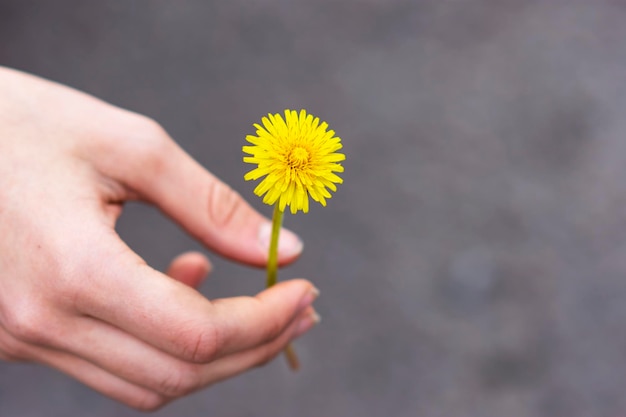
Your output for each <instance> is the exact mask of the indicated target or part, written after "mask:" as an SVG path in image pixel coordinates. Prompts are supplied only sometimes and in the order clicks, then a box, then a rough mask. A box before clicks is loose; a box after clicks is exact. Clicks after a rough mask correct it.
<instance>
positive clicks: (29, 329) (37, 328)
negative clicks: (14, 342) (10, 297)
mask: <svg viewBox="0 0 626 417" xmlns="http://www.w3.org/2000/svg"><path fill="white" fill-rule="evenodd" d="M23 304H27V305H26V306H24V305H23V306H21V307H18V308H15V309H14V310H12V311H11V313H10V314H7V315H6V316H5V317H4V321H5V323H4V325H5V328H6V329H7V331H8V332H9V333H10V334H11V335H12V336H14V337H15V338H17V339H18V340H21V341H23V342H27V343H33V344H45V343H47V342H48V341H49V340H50V337H49V335H50V323H47V322H46V319H45V318H46V316H47V315H46V314H45V312H43V311H40V310H39V309H38V308H37V307H35V303H23Z"/></svg>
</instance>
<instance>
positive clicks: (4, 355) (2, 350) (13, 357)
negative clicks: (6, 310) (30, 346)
mask: <svg viewBox="0 0 626 417" xmlns="http://www.w3.org/2000/svg"><path fill="white" fill-rule="evenodd" d="M0 359H2V360H4V361H7V362H21V361H25V360H27V359H28V354H27V349H26V348H25V346H24V344H23V343H22V342H20V341H18V340H17V339H16V338H15V337H13V336H11V335H9V334H7V333H6V332H2V333H1V334H0Z"/></svg>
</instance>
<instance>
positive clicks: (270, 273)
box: [266, 202, 284, 288]
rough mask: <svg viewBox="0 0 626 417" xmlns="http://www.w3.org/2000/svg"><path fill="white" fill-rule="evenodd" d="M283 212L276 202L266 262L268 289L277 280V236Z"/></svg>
mask: <svg viewBox="0 0 626 417" xmlns="http://www.w3.org/2000/svg"><path fill="white" fill-rule="evenodd" d="M283 214H284V212H283V211H282V210H281V209H280V208H279V207H278V202H276V205H275V206H274V215H273V216H272V237H271V240H270V254H269V259H268V260H267V283H266V287H267V288H269V287H271V286H272V285H274V284H276V281H277V279H278V236H279V235H280V227H281V226H282V224H283Z"/></svg>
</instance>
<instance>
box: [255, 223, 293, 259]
mask: <svg viewBox="0 0 626 417" xmlns="http://www.w3.org/2000/svg"><path fill="white" fill-rule="evenodd" d="M271 235H272V224H271V223H265V224H263V225H262V226H261V228H260V230H259V243H260V244H261V246H262V247H263V249H264V250H265V251H267V250H268V249H269V247H270V239H271ZM302 247H303V245H302V241H301V240H300V238H299V237H298V236H297V235H296V234H295V233H294V232H292V231H291V230H287V229H285V228H281V229H280V235H279V236H278V254H279V255H282V256H294V255H298V254H299V253H300V252H302Z"/></svg>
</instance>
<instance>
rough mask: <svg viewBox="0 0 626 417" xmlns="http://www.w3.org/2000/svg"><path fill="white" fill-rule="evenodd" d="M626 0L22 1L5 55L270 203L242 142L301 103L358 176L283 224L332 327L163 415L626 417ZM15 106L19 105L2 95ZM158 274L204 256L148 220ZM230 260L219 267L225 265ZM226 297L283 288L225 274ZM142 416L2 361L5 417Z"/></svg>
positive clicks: (9, 10)
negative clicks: (151, 126) (248, 178)
mask: <svg viewBox="0 0 626 417" xmlns="http://www.w3.org/2000/svg"><path fill="white" fill-rule="evenodd" d="M625 6H626V3H625V2H622V1H619V0H606V1H601V0H597V1H585V0H579V1H576V0H566V1H565V0H564V1H560V2H559V1H538V0H537V1H517V0H506V1H503V0H492V1H487V0H466V1H462V0H420V1H417V0H413V1H412V0H385V1H383V0H378V1H376V0H361V1H357V0H317V1H309V2H289V1H279V0H267V1H254V0H247V1H243V0H230V1H224V2H207V1H177V2H175V1H165V0H151V1H143V2H140V1H102V2H96V1H84V0H82V1H80V0H60V1H48V2H46V1H29V0H0V63H2V64H4V65H7V66H12V67H16V68H19V69H23V70H26V71H29V72H33V73H36V74H39V75H42V76H44V77H47V78H51V79H54V80H57V81H60V82H62V83H66V84H69V85H71V86H74V87H76V88H79V89H82V90H85V91H87V92H90V93H92V94H95V95H97V96H99V97H101V98H103V99H105V100H108V101H110V102H112V103H114V104H116V105H119V106H122V107H126V108H129V109H132V110H134V111H137V112H140V113H144V114H146V115H149V116H151V117H153V118H155V119H157V120H158V121H160V122H161V123H162V124H163V126H164V127H165V128H166V129H167V130H168V131H169V132H170V134H171V135H172V136H173V137H174V138H175V139H176V140H177V141H179V142H180V144H181V145H182V146H183V147H184V148H185V149H187V150H188V151H189V152H190V153H191V154H192V155H194V157H196V158H197V159H198V160H199V161H200V162H201V163H202V164H204V165H205V166H207V167H208V168H209V169H210V170H212V171H213V172H214V173H216V174H217V175H218V176H220V177H221V178H223V179H224V180H225V181H227V182H229V183H230V184H231V185H232V186H233V187H234V188H236V189H237V190H239V191H240V192H241V193H242V194H243V195H244V196H248V197H249V199H250V200H251V201H252V202H253V204H254V205H255V206H256V207H258V208H259V209H261V210H263V211H264V212H265V213H268V214H269V213H270V209H269V208H267V207H264V206H262V204H261V203H260V201H258V199H257V198H256V197H255V196H253V194H252V188H253V185H252V184H247V183H244V181H243V179H242V175H243V173H244V172H245V170H246V167H244V166H243V163H242V162H241V156H242V154H241V146H242V144H243V138H244V136H245V135H246V134H247V133H249V132H251V131H252V127H251V124H252V123H253V122H255V121H257V120H258V119H259V118H260V117H261V116H262V115H263V114H265V113H267V112H277V111H282V110H283V109H284V108H286V107H289V108H301V107H304V108H306V109H308V110H309V111H311V112H313V113H314V114H316V115H318V116H320V117H321V118H322V119H325V120H327V121H328V122H329V123H330V125H331V127H332V128H334V129H335V130H336V131H337V133H338V134H339V135H340V136H341V137H342V138H343V140H344V144H345V153H346V155H347V157H348V159H347V161H346V163H345V166H346V173H345V176H344V178H345V183H344V185H343V186H342V187H341V188H340V190H339V192H338V193H337V194H336V196H335V197H333V199H332V200H330V202H329V206H328V207H327V208H326V209H322V208H318V207H314V208H313V210H312V212H311V213H310V214H308V215H299V216H297V217H290V216H289V217H287V219H286V224H287V226H289V227H291V228H292V229H294V230H296V231H297V232H299V233H300V234H301V236H303V238H304V239H305V245H306V249H305V253H304V255H303V256H302V259H301V260H300V261H299V262H298V263H296V264H295V265H294V266H292V267H289V268H288V269H286V270H285V271H284V272H281V277H283V278H287V277H295V276H305V277H308V278H310V279H312V280H313V281H314V282H315V283H316V284H317V286H318V287H319V288H320V289H321V291H322V297H321V298H320V300H319V301H318V303H317V307H318V310H319V311H320V314H321V315H322V317H323V323H322V325H320V326H319V327H318V328H317V329H316V330H314V331H313V332H311V334H309V335H308V336H306V337H305V338H303V339H302V340H300V341H299V342H298V343H297V348H298V350H299V352H300V354H301V356H302V359H303V362H304V363H305V367H304V370H303V371H302V372H301V373H299V374H297V375H292V374H290V373H289V372H288V371H287V369H286V366H285V364H284V363H283V361H282V360H281V359H279V360H277V361H276V362H274V363H272V364H271V365H269V366H267V367H265V368H262V369H259V370H255V371H254V372H252V373H249V374H246V375H244V376H241V377H238V378H236V379H233V380H231V381H228V382H226V383H223V384H220V385H217V386H214V387H212V388H210V389H208V390H206V391H203V392H200V393H197V394H194V395H193V396H191V397H189V398H186V399H183V400H180V401H178V402H176V403H174V404H172V405H170V406H168V407H167V408H165V409H163V410H161V411H159V412H157V413H156V415H159V416H180V417H185V416H200V415H212V416H222V417H229V416H233V417H234V416H240V417H244V416H272V417H282V416H284V417H293V416H302V417H319V416H394V417H402V416H407V417H408V416H427V417H429V416H433V417H436V416H441V417H444V416H477V417H479V416H480V417H488V416H494V417H499V416H508V417H516V416H520V417H523V416H550V417H558V416H564V417H576V416H623V415H626V396H624V386H626V338H625V337H624V335H625V334H626V332H625V331H624V329H626V276H625V275H626V216H625V215H624V203H626V185H625V184H626V137H625V136H626V117H624V114H625V113H626V25H625V24H624V22H625V21H626V7H625ZM0 93H1V92H0ZM118 229H119V231H120V233H121V235H122V236H124V237H125V238H126V239H127V241H128V242H129V244H130V245H131V247H133V248H134V249H136V250H137V251H138V252H139V253H140V254H141V255H142V256H144V257H145V258H146V260H147V261H148V262H150V263H151V264H152V265H154V266H156V267H158V268H163V267H164V266H165V265H166V264H167V262H168V261H169V259H170V258H171V257H173V256H174V255H175V254H177V253H179V252H181V251H184V250H187V249H191V248H197V247H198V245H197V244H196V243H194V242H193V241H192V240H190V239H189V238H188V237H186V236H185V235H184V234H183V233H181V232H180V231H179V230H178V229H177V228H176V226H174V225H173V224H171V223H170V222H169V221H168V220H167V219H164V218H163V217H161V215H160V214H159V213H158V212H156V211H155V210H153V209H151V208H148V207H145V206H139V205H130V206H128V208H127V211H126V212H125V214H124V215H123V217H122V218H121V220H120V224H119V228H118ZM213 259H215V257H213ZM216 263H217V267H216V271H215V273H214V276H213V278H212V279H211V280H210V281H209V282H207V283H206V284H204V285H203V287H202V291H203V293H205V294H206V295H207V296H208V297H216V296H228V295H234V294H242V293H245V294H252V293H255V292H256V291H258V290H260V289H261V287H262V285H263V273H262V271H259V270H254V269H250V268H245V267H241V266H238V265H234V264H232V263H229V262H225V261H219V260H216ZM42 415H46V416H49V417H56V416H59V417H61V416H68V415H77V416H78V415H80V416H85V417H90V416H94V417H95V416H98V417H100V416H113V415H115V416H121V417H123V416H134V415H140V414H139V413H135V412H133V411H131V410H128V409H126V408H125V407H123V406H120V405H117V404H115V403H114V402H112V401H110V400H108V399H106V398H103V397H102V396H100V395H99V394H96V393H94V392H92V391H90V390H89V389H87V388H84V387H83V386H81V385H80V384H78V383H77V382H74V381H73V380H71V379H69V378H67V377H65V376H63V375H61V374H59V373H56V372H55V371H52V370H49V369H45V368H42V367H38V366H34V365H17V364H0V416H2V417H4V416H42Z"/></svg>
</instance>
